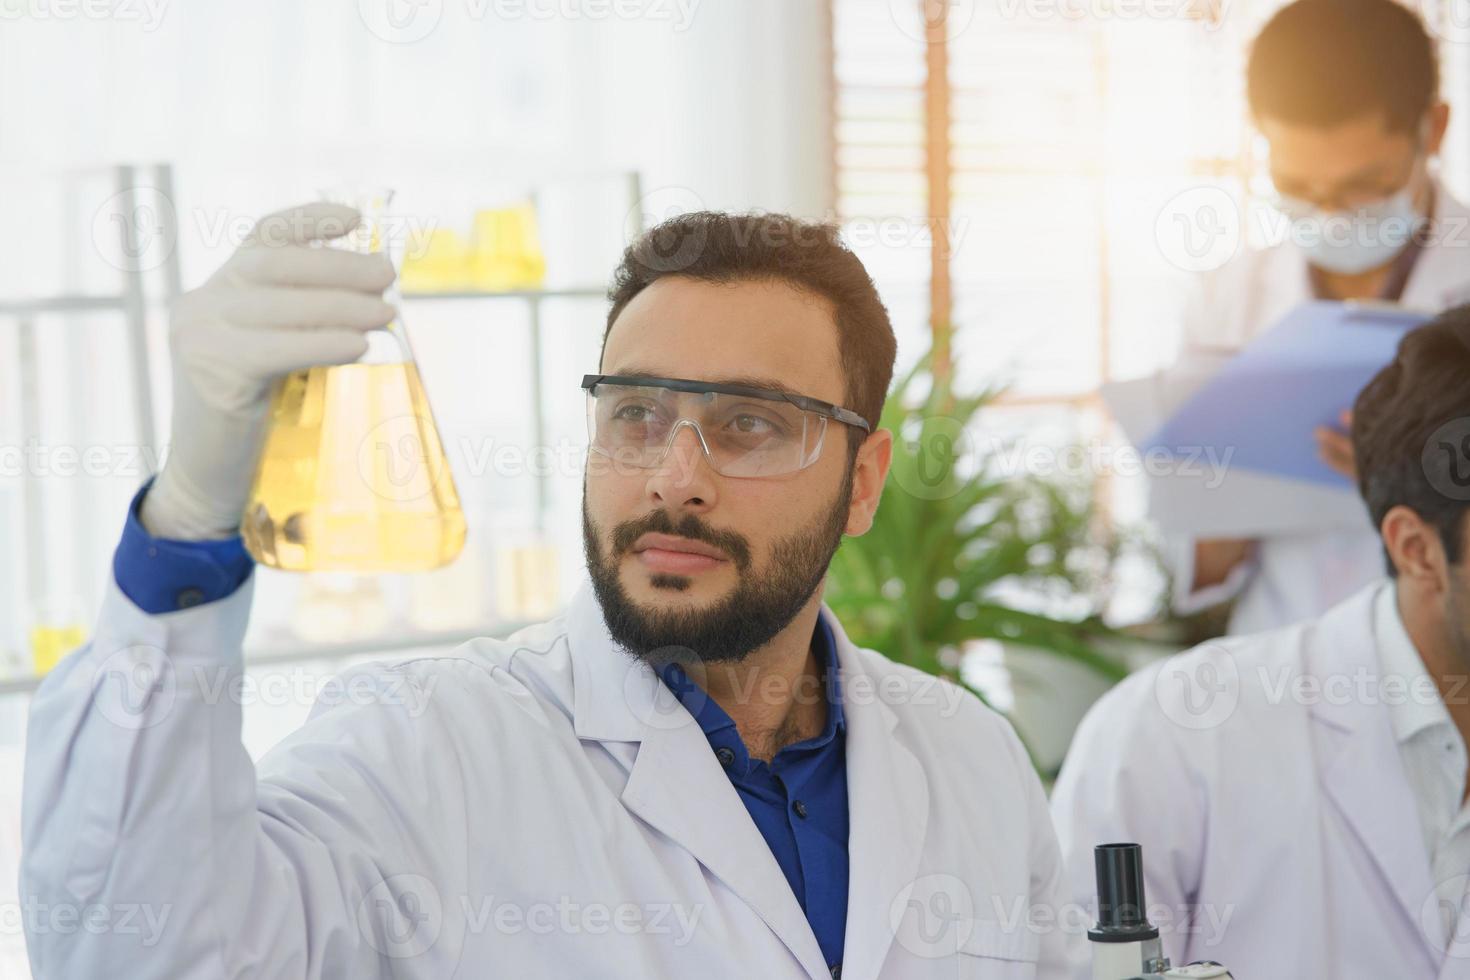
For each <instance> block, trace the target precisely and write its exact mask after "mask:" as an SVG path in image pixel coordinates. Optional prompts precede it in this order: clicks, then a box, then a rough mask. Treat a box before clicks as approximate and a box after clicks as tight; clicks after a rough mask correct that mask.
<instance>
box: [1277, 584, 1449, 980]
mask: <svg viewBox="0 0 1470 980" xmlns="http://www.w3.org/2000/svg"><path fill="white" fill-rule="evenodd" d="M1384 588H1392V586H1391V585H1389V584H1387V583H1385V582H1382V581H1380V582H1377V583H1374V584H1372V585H1370V586H1367V587H1366V588H1364V589H1362V590H1361V591H1359V592H1358V593H1356V594H1355V595H1353V596H1351V597H1350V598H1348V599H1346V600H1345V601H1343V602H1342V603H1340V604H1339V605H1337V606H1334V607H1333V608H1332V609H1330V610H1329V611H1328V612H1327V613H1325V614H1324V615H1323V616H1322V617H1321V619H1319V620H1317V621H1316V622H1315V623H1313V624H1309V625H1307V626H1306V627H1304V628H1305V629H1306V630H1307V633H1306V635H1305V641H1306V642H1305V652H1304V664H1303V666H1304V668H1305V670H1306V674H1307V676H1308V677H1310V678H1313V679H1314V680H1315V681H1316V682H1317V683H1318V685H1319V686H1318V687H1317V688H1316V691H1317V692H1318V693H1317V695H1316V696H1315V697H1314V700H1313V702H1312V705H1311V714H1312V717H1313V719H1314V720H1315V721H1316V722H1318V724H1319V739H1318V746H1319V751H1320V756H1319V758H1320V759H1321V779H1322V783H1323V786H1324V788H1325V789H1326V791H1327V793H1328V795H1329V796H1330V797H1331V798H1332V800H1333V801H1334V803H1335V804H1336V805H1337V808H1338V811H1339V812H1340V814H1341V816H1342V818H1343V820H1345V821H1346V822H1347V824H1348V825H1349V826H1350V827H1351V828H1352V830H1353V832H1354V833H1355V834H1356V835H1357V836H1358V837H1359V839H1360V840H1361V841H1362V843H1363V846H1364V848H1365V849H1366V851H1367V852H1368V853H1369V854H1371V855H1372V857H1373V861H1374V863H1375V864H1376V865H1377V867H1378V871H1379V873H1380V874H1381V875H1382V876H1383V878H1384V879H1385V880H1386V881H1387V883H1388V885H1389V887H1390V889H1391V890H1392V892H1393V894H1394V896H1395V897H1396V898H1397V899H1398V902H1399V904H1400V906H1401V907H1402V909H1403V912H1404V914H1405V915H1407V916H1408V917H1409V921H1410V922H1412V923H1413V924H1414V926H1415V932H1416V933H1417V934H1418V935H1420V936H1421V937H1425V933H1424V929H1425V926H1424V920H1423V910H1424V907H1425V902H1426V901H1429V900H1430V898H1431V896H1432V895H1433V894H1434V879H1433V872H1432V869H1431V868H1430V864H1429V858H1428V855H1427V854H1426V852H1425V848H1424V841H1423V834H1422V833H1421V832H1420V828H1419V813H1418V810H1417V808H1416V805H1415V803H1414V793H1413V789H1412V788H1411V787H1410V785H1409V781H1408V775H1407V774H1406V773H1405V772H1404V765H1403V760H1402V757H1401V756H1400V754H1399V747H1398V740H1397V739H1396V738H1395V736H1394V730H1393V724H1392V722H1391V720H1390V716H1389V710H1388V706H1387V705H1385V704H1384V701H1383V697H1382V691H1381V689H1380V687H1379V685H1378V683H1377V682H1378V681H1379V680H1381V677H1382V673H1383V668H1382V666H1381V662H1380V660H1379V655H1378V651H1377V649H1376V646H1377V644H1376V642H1375V639H1374V629H1373V626H1374V623H1373V618H1374V617H1373V611H1374V605H1375V603H1376V601H1377V599H1378V596H1379V593H1380V591H1381V590H1382V589H1384ZM1361 679H1366V681H1367V682H1366V683H1361ZM1423 951H1424V952H1426V953H1427V954H1428V955H1429V957H1430V960H1431V962H1433V963H1438V962H1439V961H1440V959H1441V958H1442V953H1440V952H1439V951H1437V950H1436V949H1435V948H1434V945H1433V944H1432V943H1431V942H1430V941H1429V939H1428V938H1427V937H1425V942H1424V950H1423Z"/></svg>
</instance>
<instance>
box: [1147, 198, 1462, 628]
mask: <svg viewBox="0 0 1470 980" xmlns="http://www.w3.org/2000/svg"><path fill="white" fill-rule="evenodd" d="M1435 221H1436V227H1437V228H1438V229H1439V234H1438V236H1437V237H1436V238H1435V239H1434V241H1433V242H1432V243H1431V244H1429V245H1426V247H1425V248H1424V250H1423V252H1421V253H1420V255H1419V257H1418V259H1417V260H1416V261H1415V264H1414V268H1413V270H1412V272H1411V273H1410V275H1409V279H1408V282H1407V283H1406V284H1405V286H1404V292H1403V295H1402V296H1401V297H1400V300H1399V301H1400V303H1402V304H1403V305H1404V306H1407V307H1410V308H1413V309H1417V310H1422V311H1423V312H1425V313H1430V314H1433V313H1439V312H1440V311H1442V310H1445V309H1447V308H1449V307H1451V306H1456V305H1458V304H1460V303H1464V302H1467V301H1470V262H1466V260H1465V257H1466V254H1467V249H1470V208H1467V207H1466V206H1465V205H1464V204H1463V203H1461V202H1460V201H1458V200H1456V199H1455V198H1453V197H1451V196H1450V194H1449V192H1448V191H1446V190H1445V189H1444V187H1443V186H1442V185H1440V186H1437V187H1436V191H1435ZM1311 299H1312V294H1311V286H1310V283H1309V281H1308V279H1307V263H1306V260H1305V258H1304V257H1303V255H1302V252H1301V251H1300V249H1298V248H1297V247H1296V246H1295V245H1294V244H1292V243H1291V242H1289V241H1288V242H1282V243H1280V244H1277V245H1274V246H1272V247H1270V248H1266V249H1259V250H1251V251H1246V252H1243V253H1241V254H1240V255H1238V256H1237V257H1236V258H1235V259H1233V260H1232V261H1230V262H1229V263H1227V264H1226V265H1225V266H1224V267H1223V268H1221V269H1220V270H1218V271H1217V272H1214V273H1212V274H1210V275H1207V276H1204V277H1203V278H1202V279H1201V281H1200V283H1199V286H1198V288H1197V289H1196V290H1195V292H1194V293H1193V294H1192V295H1191V297H1190V302H1189V304H1188V306H1187V309H1186V312H1185V317H1184V328H1183V342H1182V345H1181V352H1180V357H1179V361H1178V365H1177V370H1178V371H1179V372H1180V374H1181V375H1188V376H1191V377H1198V376H1200V375H1201V374H1202V372H1207V371H1208V370H1209V369H1210V367H1211V366H1212V365H1217V364H1218V363H1219V362H1220V358H1221V357H1222V356H1225V355H1228V354H1229V353H1231V352H1236V351H1239V350H1240V349H1242V348H1243V347H1244V346H1245V345H1246V344H1247V343H1249V342H1250V341H1251V340H1252V339H1254V338H1255V337H1256V336H1257V335H1258V334H1260V333H1261V332H1262V331H1264V330H1267V329H1269V328H1270V327H1272V326H1274V325H1275V324H1276V323H1277V321H1279V320H1280V319H1281V318H1282V317H1284V316H1285V315H1286V314H1287V313H1289V312H1290V311H1291V310H1292V309H1294V308H1295V307H1297V306H1298V305H1300V304H1302V303H1305V302H1308V301H1309V300H1311ZM1343 407H1344V408H1350V407H1351V406H1350V405H1344V406H1343ZM1168 554H1169V563H1170V565H1171V566H1172V570H1173V572H1174V579H1175V592H1174V608H1175V609H1176V611H1178V612H1180V613H1191V612H1195V611H1197V610H1200V609H1204V608H1207V607H1209V606H1212V605H1215V604H1217V603H1219V602H1223V601H1225V600H1227V599H1231V598H1236V599H1237V603H1236V606H1235V608H1234V610H1233V611H1232V613H1231V617H1230V625H1229V632H1231V633H1257V632H1261V631H1263V630H1268V629H1275V628H1276V627H1278V626H1285V625H1287V624H1289V623H1294V622H1298V621H1299V620H1304V619H1309V618H1311V617H1313V616H1318V615H1321V614H1322V613H1323V612H1325V611H1326V610H1327V609H1328V608H1330V607H1332V606H1334V605H1336V604H1337V603H1338V602H1340V601H1342V600H1343V599H1345V598H1347V597H1348V596H1350V595H1352V594H1353V593H1354V592H1356V591H1357V590H1358V589H1360V588H1362V587H1363V586H1364V585H1366V584H1367V583H1369V582H1371V581H1373V580H1374V579H1376V578H1378V577H1379V576H1380V575H1382V574H1383V573H1384V559H1383V549H1382V547H1381V545H1380V544H1379V541H1378V533H1377V529H1376V528H1374V527H1373V525H1372V522H1371V521H1370V520H1369V519H1368V515H1367V511H1366V510H1365V511H1364V512H1363V519H1362V524H1361V526H1359V527H1357V528H1356V529H1350V530H1342V531H1337V532H1327V533H1324V532H1315V533H1304V534H1296V535H1273V536H1271V537H1267V538H1264V539H1262V540H1261V542H1260V546H1259V548H1258V549H1257V554H1256V558H1255V560H1253V561H1251V562H1248V563H1246V564H1243V565H1241V566H1239V567H1237V568H1236V569H1235V572H1234V573H1233V574H1232V575H1231V576H1230V577H1229V579H1227V580H1226V581H1225V582H1223V583H1221V584H1220V585H1217V586H1213V587H1210V588H1206V589H1201V590H1197V591H1191V590H1190V586H1191V584H1192V581H1193V578H1194V557H1193V556H1194V542H1193V540H1190V539H1186V538H1183V537H1177V538H1175V539H1173V540H1172V541H1170V543H1169V548H1168Z"/></svg>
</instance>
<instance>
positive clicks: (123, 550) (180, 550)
mask: <svg viewBox="0 0 1470 980" xmlns="http://www.w3.org/2000/svg"><path fill="white" fill-rule="evenodd" d="M152 485H153V481H152V480H151V479H150V480H149V481H148V482H147V483H145V484H143V486H142V488H141V489H140V490H139V491H138V492H137V494H136V495H135V496H134V497H133V502H132V503H131V504H129V505H128V519H127V522H126V523H124V524H123V533H122V539H121V540H120V541H118V543H117V550H116V551H115V552H113V555H112V577H113V578H114V579H116V580H117V587H118V588H119V589H121V590H122V593H123V595H125V596H127V597H128V598H129V599H131V600H133V604H134V605H135V606H137V607H138V608H139V609H141V610H143V611H144V612H145V613H149V614H150V615H156V614H158V613H169V612H174V611H175V610H178V609H187V608H189V607H190V606H197V605H200V604H201V603H205V602H214V601H215V600H216V599H223V598H224V597H225V596H227V595H229V594H230V593H232V592H234V591H235V590H236V589H238V588H239V587H240V586H242V585H244V584H245V580H246V579H248V578H249V577H250V573H251V571H252V570H253V569H254V568H255V559H253V558H251V557H250V552H248V551H246V550H245V543H244V542H243V541H242V540H240V536H239V535H238V534H237V535H235V536H234V537H232V538H225V539H223V540H221V541H170V540H169V539H167V538H155V537H154V536H153V535H151V534H149V533H148V529H147V528H145V527H144V526H143V521H142V520H141V519H140V518H139V517H138V508H139V507H140V506H142V503H143V497H144V495H146V494H147V493H148V488H149V487H151V486H152Z"/></svg>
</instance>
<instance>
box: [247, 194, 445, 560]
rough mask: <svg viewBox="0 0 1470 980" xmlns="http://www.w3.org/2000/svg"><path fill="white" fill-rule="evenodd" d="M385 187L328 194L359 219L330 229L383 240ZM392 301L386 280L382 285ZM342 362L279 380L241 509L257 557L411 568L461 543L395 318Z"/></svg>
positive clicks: (365, 248) (346, 243) (362, 246)
mask: <svg viewBox="0 0 1470 980" xmlns="http://www.w3.org/2000/svg"><path fill="white" fill-rule="evenodd" d="M391 198H392V192H391V191H374V192H371V193H364V194H354V195H350V196H346V197H341V196H338V200H340V202H341V203H344V204H349V205H351V206H352V207H355V208H357V210H358V211H359V212H361V214H362V223H361V225H359V226H358V227H357V228H356V229H354V230H353V232H352V233H351V234H349V235H347V236H344V237H343V238H340V239H335V240H334V241H333V243H332V244H333V246H334V247H340V248H349V249H352V250H354V251H359V252H379V251H386V242H385V238H386V235H385V233H384V219H385V217H386V212H387V208H388V202H389V200H390V199H391ZM384 298H385V299H386V300H387V301H388V302H390V303H393V304H395V305H397V301H398V296H397V292H396V289H390V290H389V293H388V294H387V295H386V296H385V297H384ZM368 338H369V346H368V350H367V353H365V354H364V355H363V356H362V358H361V359H360V360H358V361H356V362H355V363H352V364H342V365H335V366H329V367H314V368H310V369H308V370H304V371H295V372H292V373H291V374H289V375H287V376H285V377H284V378H282V379H281V380H280V381H279V382H277V385H276V388H275V391H274V393H273V395H272V399H271V408H270V416H269V420H268V422H267V427H266V432H265V437H264V439H263V441H262V444H261V451H260V461H259V462H258V463H257V465H256V470H255V479H254V482H253V483H252V485H251V490H250V499H249V500H248V501H247V502H246V505H245V513H244V515H243V517H242V518H241V534H242V535H243V537H244V539H245V547H246V548H247V549H248V550H249V551H250V553H251V554H252V555H253V556H255V559H256V560H257V561H259V562H261V563H262V564H264V565H268V566H270V567H272V568H281V569H286V570H289V571H304V570H344V571H359V572H412V571H421V570H423V569H428V568H436V567H438V566H440V565H444V564H447V563H448V562H450V561H452V560H453V559H454V558H455V556H456V555H458V554H459V552H460V549H461V548H462V547H463V546H464V538H465V520H464V512H463V511H462V510H461V509H460V505H459V494H458V493H457V492H456V491H455V488H454V478H453V476H452V475H451V474H450V471H449V462H448V460H447V459H446V458H445V456H444V448H443V445H442V444H441V442H440V439H439V430H438V427H437V426H436V425H435V424H434V417H433V414H432V413H431V412H430V410H429V400H428V397H427V396H426V395H425V393H424V385H423V381H422V380H421V379H420V378H419V372H418V366H417V365H416V364H415V363H414V358H413V351H412V349H411V348H410V347H409V343H408V335H407V334H406V333H405V332H404V329H403V323H402V320H401V319H399V320H395V321H394V322H392V323H391V324H389V325H388V326H387V327H386V328H385V329H383V330H375V331H372V332H371V333H370V334H369V335H368Z"/></svg>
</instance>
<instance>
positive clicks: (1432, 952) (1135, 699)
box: [1052, 584, 1470, 980]
mask: <svg viewBox="0 0 1470 980" xmlns="http://www.w3.org/2000/svg"><path fill="white" fill-rule="evenodd" d="M1379 587H1380V585H1378V584H1374V585H1369V586H1368V587H1366V588H1365V589H1363V590H1361V591H1360V592H1359V593H1358V594H1356V595H1354V596H1352V597H1350V598H1349V599H1348V600H1347V601H1345V602H1343V603H1342V604H1340V605H1338V606H1337V607H1335V608H1333V609H1332V610H1330V611H1329V612H1328V613H1327V614H1325V615H1324V616H1322V617H1321V618H1320V619H1318V620H1315V621H1312V622H1308V623H1303V624H1298V625H1295V626H1292V627H1288V628H1285V629H1282V630H1278V631H1274V632H1270V633H1266V634H1262V635H1260V636H1253V637H1230V638H1227V639H1225V640H1219V641H1214V642H1211V643H1208V644H1205V645H1204V646H1202V647H1198V648H1196V649H1194V650H1192V651H1190V652H1188V653H1184V654H1180V655H1179V656H1177V657H1174V658H1170V659H1168V660H1166V661H1164V662H1162V663H1159V664H1155V665H1153V666H1152V667H1150V668H1148V669H1147V670H1145V671H1142V672H1140V673H1138V674H1135V675H1133V676H1131V677H1129V678H1128V679H1126V680H1125V681H1124V682H1123V683H1121V684H1120V685H1118V686H1117V687H1116V688H1114V689H1113V690H1112V691H1110V692H1109V693H1108V694H1107V695H1105V696H1104V697H1103V699H1102V700H1101V701H1099V702H1098V703H1097V704H1096V705H1095V706H1094V707H1093V709H1092V711H1091V712H1090V713H1089V714H1088V715H1087V717H1086V719H1084V721H1083V723H1082V725H1081V727H1079V728H1078V730H1077V737H1076V740H1075V741H1074V743H1073V747H1072V753H1071V755H1070V756H1069V757H1068V759H1067V761H1066V764H1065V765H1064V767H1063V769H1062V773H1061V777H1060V779H1059V781H1058V783H1057V786H1056V789H1055V791H1054V793H1053V795H1052V810H1053V816H1054V818H1055V820H1056V824H1057V832H1058V835H1059V836H1060V838H1061V842H1062V851H1063V855H1064V858H1065V860H1066V862H1067V866H1068V877H1069V880H1070V883H1071V888H1072V892H1073V895H1074V897H1075V898H1076V900H1078V901H1082V900H1084V899H1085V897H1087V896H1091V895H1092V894H1093V884H1092V877H1093V865H1092V844H1093V842H1094V841H1097V840H1113V839H1116V840H1130V841H1136V842H1138V843H1139V844H1141V845H1143V859H1144V872H1145V891H1146V900H1147V902H1148V904H1149V905H1150V906H1156V908H1155V910H1154V912H1153V914H1152V915H1151V918H1153V919H1154V920H1155V924H1157V925H1159V926H1160V927H1161V929H1160V931H1161V934H1162V938H1163V940H1164V948H1165V952H1166V953H1167V954H1168V955H1169V956H1170V957H1171V958H1172V959H1173V960H1174V962H1175V963H1179V962H1181V961H1189V960H1199V959H1210V960H1216V961H1218V962H1221V963H1224V964H1225V965H1226V966H1228V967H1229V968H1230V970H1231V971H1232V972H1233V973H1234V975H1235V976H1237V977H1259V978H1270V980H1277V978H1279V980H1319V978H1320V980H1385V978H1389V977H1391V978H1393V980H1431V978H1436V977H1438V978H1441V980H1449V978H1465V977H1470V895H1467V901H1466V902H1464V903H1462V905H1461V911H1460V916H1461V919H1460V926H1459V932H1458V935H1459V936H1460V937H1462V938H1461V939H1460V940H1459V942H1458V943H1452V942H1451V941H1450V940H1449V939H1448V938H1447V937H1446V936H1445V935H1444V926H1443V922H1442V920H1441V917H1440V911H1439V907H1438V906H1437V905H1436V904H1435V903H1434V889H1435V883H1434V881H1433V880H1432V875H1431V870H1430V869H1431V865H1430V860H1429V855H1428V849H1427V847H1426V845H1425V843H1424V840H1423V833H1422V832H1421V830H1420V824H1419V815H1418V810H1417V808H1416V805H1415V802H1414V796H1413V792H1412V790H1411V788H1410V785H1409V782H1408V777H1407V776H1406V774H1405V771H1404V766H1403V762H1402V759H1401V756H1400V753H1399V748H1398V743H1397V740H1396V739H1395V737H1394V733H1393V729H1392V726H1391V722H1390V713H1389V708H1388V706H1387V704H1386V703H1385V701H1386V699H1387V698H1388V697H1392V696H1394V695H1392V693H1391V692H1390V690H1389V688H1387V687H1384V688H1379V690H1381V691H1383V692H1384V693H1383V695H1382V696H1377V695H1372V696H1359V695H1358V694H1357V693H1356V692H1358V691H1359V690H1372V689H1373V687H1374V685H1373V684H1371V683H1370V682H1369V681H1364V682H1361V683H1360V682H1359V681H1357V680H1356V679H1357V678H1367V679H1374V678H1379V677H1381V676H1382V673H1381V670H1380V668H1379V663H1378V655H1377V651H1376V649H1375V645H1374V641H1373V636H1374V631H1373V621H1372V616H1373V600H1374V598H1375V596H1376V592H1377V589H1378V588H1379ZM1314 685H1320V687H1318V688H1317V690H1318V693H1317V694H1315V695H1314V694H1312V693H1311V692H1312V690H1313V687H1314ZM1292 691H1298V692H1301V693H1299V694H1292V693H1283V692H1292ZM1466 872H1467V873H1470V868H1467V869H1466ZM1459 888H1460V890H1461V891H1463V890H1464V884H1463V883H1461V884H1460V886H1459ZM1185 911H1188V912H1190V913H1191V915H1192V918H1191V919H1189V920H1188V927H1187V928H1186V927H1185V922H1186V917H1185V915H1184V912H1185ZM1446 951H1452V952H1453V954H1454V955H1448V956H1447V955H1446ZM1077 976H1078V980H1080V978H1082V977H1083V976H1085V971H1079V973H1078V975H1077Z"/></svg>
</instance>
